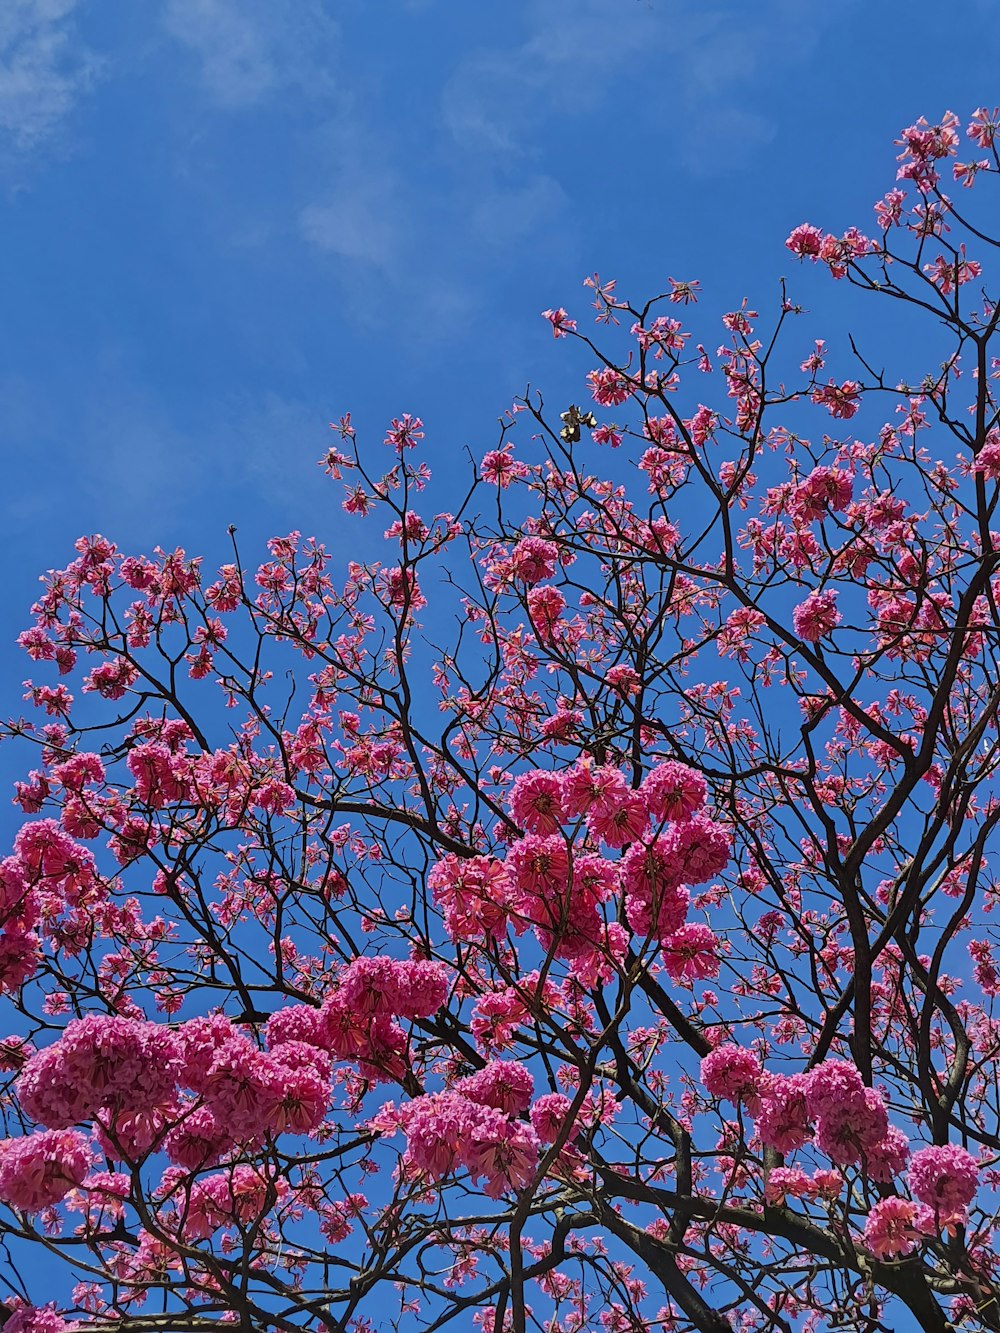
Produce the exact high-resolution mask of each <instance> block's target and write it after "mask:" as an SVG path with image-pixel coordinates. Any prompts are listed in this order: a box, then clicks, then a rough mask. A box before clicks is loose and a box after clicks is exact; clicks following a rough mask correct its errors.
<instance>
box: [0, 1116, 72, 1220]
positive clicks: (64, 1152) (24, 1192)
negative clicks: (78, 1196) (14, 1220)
mask: <svg viewBox="0 0 1000 1333" xmlns="http://www.w3.org/2000/svg"><path fill="white" fill-rule="evenodd" d="M92 1161H93V1153H92V1152H91V1149H90V1145H89V1144H88V1142H87V1140H86V1139H85V1138H84V1136H83V1135H82V1134H81V1133H79V1132H78V1131H77V1130H75V1129H47V1130H40V1131H38V1132H37V1133H34V1134H27V1135H25V1136H24V1137H23V1138H18V1139H3V1140H2V1141H0V1199H2V1200H3V1201H4V1202H5V1203H9V1204H11V1205H12V1207H14V1208H18V1209H20V1210H21V1211H22V1212H25V1213H37V1212H38V1211H39V1210H40V1209H42V1208H47V1207H49V1206H50V1205H51V1204H54V1203H58V1202H59V1200H60V1199H63V1198H65V1196H66V1195H67V1194H68V1193H69V1191H70V1190H71V1189H75V1188H76V1187H77V1186H78V1185H79V1184H80V1183H81V1181H82V1180H83V1178H84V1176H85V1175H86V1174H87V1172H88V1170H89V1169H90V1165H91V1162H92Z"/></svg>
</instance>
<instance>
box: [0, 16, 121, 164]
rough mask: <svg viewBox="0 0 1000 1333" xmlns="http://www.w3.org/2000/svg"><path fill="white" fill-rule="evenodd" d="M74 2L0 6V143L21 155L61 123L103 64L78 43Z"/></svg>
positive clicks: (59, 126) (61, 125)
mask: <svg viewBox="0 0 1000 1333" xmlns="http://www.w3.org/2000/svg"><path fill="white" fill-rule="evenodd" d="M75 8H76V0H3V2H2V4H0V142H2V143H3V145H4V147H6V149H7V151H8V152H11V151H13V152H14V153H19V154H20V153H25V152H28V151H30V150H31V149H33V148H35V146H36V145H37V144H38V143H39V142H41V141H42V140H44V139H47V138H50V137H51V136H53V135H55V134H56V133H57V132H58V131H59V130H61V128H62V127H63V125H64V122H65V121H66V119H67V117H68V116H69V114H70V112H71V111H72V110H73V108H74V106H75V105H76V103H77V101H78V100H79V98H80V96H81V95H82V94H83V93H84V92H86V91H87V89H89V88H90V86H91V85H92V83H93V82H94V79H95V77H96V76H97V74H98V72H99V70H100V67H101V61H100V60H99V59H98V58H97V57H96V56H95V55H94V54H93V53H92V52H90V51H88V50H87V49H86V48H85V47H84V46H82V45H81V44H80V42H79V41H78V40H77V36H76V30H75V24H74V21H73V20H74V10H75Z"/></svg>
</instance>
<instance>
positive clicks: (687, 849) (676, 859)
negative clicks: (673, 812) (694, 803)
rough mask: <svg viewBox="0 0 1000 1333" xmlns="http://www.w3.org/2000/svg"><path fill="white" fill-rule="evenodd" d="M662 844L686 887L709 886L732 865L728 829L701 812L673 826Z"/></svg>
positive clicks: (675, 872)
mask: <svg viewBox="0 0 1000 1333" xmlns="http://www.w3.org/2000/svg"><path fill="white" fill-rule="evenodd" d="M659 842H660V844H661V845H662V848H663V852H664V855H665V856H666V857H667V859H668V861H669V862H670V864H671V866H672V867H673V873H674V875H675V877H676V878H677V880H678V881H679V882H681V883H683V884H705V883H707V882H708V881H709V880H710V879H712V877H713V876H714V875H717V874H719V873H720V871H722V870H725V868H726V866H727V865H728V864H729V857H730V853H731V838H730V834H729V831H728V829H727V828H726V827H725V826H724V825H723V824H720V823H718V822H717V821H715V820H713V819H710V818H709V817H708V815H705V814H702V813H701V812H698V813H696V814H693V815H692V816H691V818H690V819H685V820H682V821H681V822H680V823H675V824H671V825H669V826H668V828H667V829H666V830H665V831H664V832H663V833H662V834H661V835H660V839H659Z"/></svg>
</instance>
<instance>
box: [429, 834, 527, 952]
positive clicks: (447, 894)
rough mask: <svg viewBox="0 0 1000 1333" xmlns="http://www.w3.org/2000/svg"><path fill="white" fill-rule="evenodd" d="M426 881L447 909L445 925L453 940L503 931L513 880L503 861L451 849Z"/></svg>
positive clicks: (491, 935)
mask: <svg viewBox="0 0 1000 1333" xmlns="http://www.w3.org/2000/svg"><path fill="white" fill-rule="evenodd" d="M427 883H428V885H429V886H430V890H431V893H432V894H433V896H434V901H435V902H436V903H437V905H438V906H439V907H440V908H441V909H442V910H443V911H444V924H445V929H446V930H447V932H448V934H449V935H450V936H451V938H452V939H453V940H469V941H471V940H483V939H496V938H499V937H500V936H501V935H503V933H504V931H505V929H506V922H507V913H508V909H509V905H510V883H509V880H508V877H507V870H506V867H505V866H504V865H503V863H502V862H501V861H497V860H495V859H494V858H493V857H489V856H472V857H459V856H456V855H455V854H454V853H453V852H449V853H448V855H447V856H445V857H443V858H442V860H440V861H438V863H437V864H436V865H435V866H434V867H433V868H432V869H431V872H430V874H429V875H428V877H427Z"/></svg>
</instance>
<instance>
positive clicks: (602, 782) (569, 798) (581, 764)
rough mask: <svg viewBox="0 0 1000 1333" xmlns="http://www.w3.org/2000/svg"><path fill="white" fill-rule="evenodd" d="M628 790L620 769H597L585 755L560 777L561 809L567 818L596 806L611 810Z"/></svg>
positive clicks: (604, 767) (606, 767)
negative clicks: (561, 789)
mask: <svg viewBox="0 0 1000 1333" xmlns="http://www.w3.org/2000/svg"><path fill="white" fill-rule="evenodd" d="M627 790H628V783H627V782H626V781H625V776H624V774H623V773H622V772H620V770H619V769H617V768H612V767H611V766H610V765H605V766H603V767H598V766H597V764H595V763H594V761H593V759H591V758H590V756H589V755H584V756H583V758H582V759H578V760H577V762H576V763H575V764H574V765H573V767H572V768H571V769H569V770H568V771H567V772H566V773H565V774H564V775H563V807H564V810H565V813H566V815H567V816H569V817H570V818H576V817H577V816H579V815H586V814H587V813H588V812H589V811H590V810H591V808H592V807H593V806H595V805H601V806H606V807H607V808H608V809H609V810H613V809H614V807H615V805H616V804H617V802H618V800H619V799H620V797H621V796H622V794H623V793H624V792H626V791H627Z"/></svg>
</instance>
